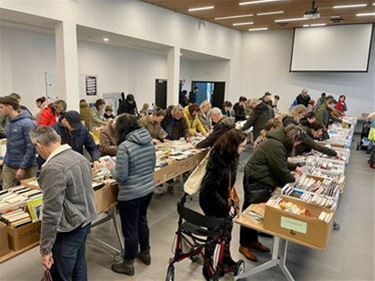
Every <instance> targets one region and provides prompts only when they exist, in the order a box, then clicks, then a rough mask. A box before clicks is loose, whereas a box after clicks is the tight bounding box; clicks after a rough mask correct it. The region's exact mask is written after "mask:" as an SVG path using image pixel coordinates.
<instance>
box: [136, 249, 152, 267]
mask: <svg viewBox="0 0 375 281" xmlns="http://www.w3.org/2000/svg"><path fill="white" fill-rule="evenodd" d="M137 258H139V259H140V260H141V261H142V262H143V263H144V264H145V265H150V264H151V255H150V248H148V249H146V250H143V251H140V252H139V253H138V255H137Z"/></svg>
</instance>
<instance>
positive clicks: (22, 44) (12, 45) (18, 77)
mask: <svg viewBox="0 0 375 281" xmlns="http://www.w3.org/2000/svg"><path fill="white" fill-rule="evenodd" d="M0 62H1V63H0V95H1V96H5V95H9V94H10V93H12V92H16V93H18V94H19V95H20V96H21V97H22V103H23V104H24V105H26V106H27V107H28V108H29V109H30V110H31V111H33V112H36V111H37V107H36V105H35V100H36V99H37V98H38V97H41V96H46V86H45V72H54V71H56V57H55V39H54V37H53V36H52V35H48V34H42V33H34V32H28V31H22V30H17V29H13V28H4V27H1V28H0Z"/></svg>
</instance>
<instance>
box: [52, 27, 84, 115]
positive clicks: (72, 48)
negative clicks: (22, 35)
mask: <svg viewBox="0 0 375 281" xmlns="http://www.w3.org/2000/svg"><path fill="white" fill-rule="evenodd" d="M55 43H56V66H57V88H58V95H59V97H60V98H61V99H64V100H65V101H66V103H67V105H68V110H76V111H79V100H80V98H79V75H78V51H77V28H76V25H75V24H74V23H71V22H66V21H63V22H59V23H57V24H56V26H55Z"/></svg>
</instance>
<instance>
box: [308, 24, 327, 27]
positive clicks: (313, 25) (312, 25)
mask: <svg viewBox="0 0 375 281" xmlns="http://www.w3.org/2000/svg"><path fill="white" fill-rule="evenodd" d="M325 25H327V24H326V23H313V24H310V26H311V27H315V26H325Z"/></svg>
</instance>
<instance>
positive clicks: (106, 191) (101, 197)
mask: <svg viewBox="0 0 375 281" xmlns="http://www.w3.org/2000/svg"><path fill="white" fill-rule="evenodd" d="M117 193H118V185H117V183H114V182H113V181H110V182H107V183H106V184H105V185H104V187H102V188H101V189H99V190H96V191H95V192H94V196H95V203H96V212H97V213H98V214H101V213H104V212H105V211H107V210H108V209H110V208H112V207H113V206H115V205H116V204H117Z"/></svg>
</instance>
